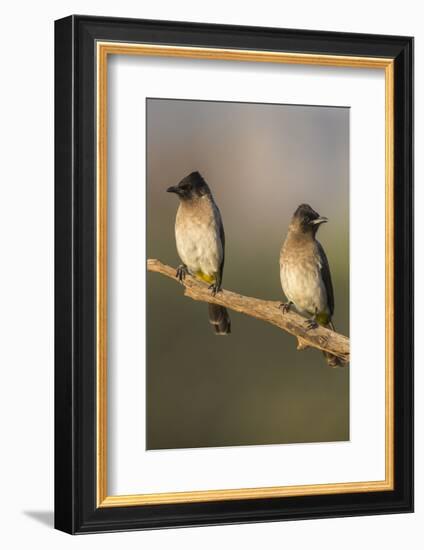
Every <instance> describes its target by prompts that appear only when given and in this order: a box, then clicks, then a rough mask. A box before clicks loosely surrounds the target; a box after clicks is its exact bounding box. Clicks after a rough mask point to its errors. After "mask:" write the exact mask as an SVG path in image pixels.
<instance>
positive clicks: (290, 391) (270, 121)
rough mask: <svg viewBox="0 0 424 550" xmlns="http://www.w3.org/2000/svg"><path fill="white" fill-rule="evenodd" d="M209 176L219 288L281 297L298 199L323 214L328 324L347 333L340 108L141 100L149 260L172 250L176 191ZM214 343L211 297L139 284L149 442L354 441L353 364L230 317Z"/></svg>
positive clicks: (167, 283) (168, 259)
mask: <svg viewBox="0 0 424 550" xmlns="http://www.w3.org/2000/svg"><path fill="white" fill-rule="evenodd" d="M193 170H199V171H200V172H201V174H202V175H203V176H204V177H205V179H206V181H207V182H208V184H209V186H210V187H211V190H212V193H213V195H214V197H215V200H216V202H217V204H218V206H219V208H220V210H221V214H222V218H223V222H224V227H225V233H226V260H225V269H224V280H223V286H224V288H228V289H231V290H234V291H236V292H239V293H241V294H245V295H249V296H255V297H258V298H264V299H270V300H282V299H283V295H282V290H281V286H280V278H279V253H280V247H281V244H282V242H283V240H284V238H285V234H286V231H287V227H288V224H289V222H290V218H291V216H292V214H293V212H294V210H295V209H296V207H297V206H298V205H299V204H301V203H303V202H307V203H309V204H310V205H311V206H312V207H313V208H314V209H315V210H316V211H317V212H319V213H320V214H322V215H324V216H327V217H328V218H329V220H330V221H329V223H328V224H325V225H324V226H322V227H321V229H320V231H319V233H318V238H319V240H320V241H321V243H322V244H323V246H324V248H325V250H326V252H327V256H328V258H329V262H330V267H331V271H332V277H333V285H334V289H335V303H336V308H335V315H334V322H335V325H336V328H337V329H338V331H339V332H341V333H343V334H346V335H348V334H349V109H348V108H339V107H337V108H336V107H318V106H317V107H316V106H296V105H268V104H249V103H223V102H206V101H189V100H167V99H148V100H147V254H148V257H149V258H158V259H160V260H161V261H163V262H165V263H168V264H170V265H172V266H177V265H178V264H179V263H180V262H179V258H178V255H177V252H176V248H175V237H174V222H175V214H176V210H177V205H178V201H177V197H175V196H174V195H170V194H168V193H166V192H165V190H166V188H167V187H168V186H170V185H175V184H177V183H178V182H179V180H180V179H181V178H183V177H184V176H185V175H187V174H188V173H190V172H191V171H193ZM230 315H231V319H232V334H231V335H230V336H228V337H217V336H215V335H214V334H213V331H212V329H211V327H210V326H209V323H208V314H207V305H206V304H204V303H198V302H194V301H192V300H190V299H188V298H184V296H183V289H182V288H181V287H180V286H178V285H177V284H176V283H175V282H173V281H171V280H170V279H167V278H165V277H163V276H162V275H159V274H156V273H149V274H148V278H147V342H148V344H147V441H146V446H147V449H166V448H188V447H209V446H214V447H215V446H225V445H262V444H278V443H298V442H317V441H322V442H323V441H343V440H348V439H349V368H340V369H331V368H328V367H327V366H326V363H325V360H324V358H323V356H322V354H321V353H320V352H318V351H315V350H312V349H309V350H305V351H302V352H298V351H296V340H295V338H293V337H292V336H289V335H288V334H286V333H284V332H282V331H281V330H279V329H278V328H276V327H273V326H271V325H269V324H267V323H264V322H261V321H257V320H255V319H253V318H250V317H246V316H243V315H241V314H237V313H235V312H233V311H230Z"/></svg>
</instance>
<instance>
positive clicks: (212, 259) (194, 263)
mask: <svg viewBox="0 0 424 550" xmlns="http://www.w3.org/2000/svg"><path fill="white" fill-rule="evenodd" d="M201 201H203V199H200V200H199V201H198V203H200V204H197V205H191V206H190V207H188V206H186V205H183V204H182V205H180V207H179V208H178V212H177V219H176V222H175V240H176V244H177V251H178V254H179V256H180V258H181V260H182V261H183V263H184V264H185V265H186V266H187V267H188V269H189V271H190V272H191V273H193V274H196V273H197V272H198V271H201V272H203V273H205V274H207V275H212V274H214V273H217V272H218V271H219V269H220V266H221V262H222V258H223V249H222V243H221V239H220V236H219V231H218V226H217V220H216V215H215V212H214V205H213V204H210V203H207V202H206V201H204V202H201Z"/></svg>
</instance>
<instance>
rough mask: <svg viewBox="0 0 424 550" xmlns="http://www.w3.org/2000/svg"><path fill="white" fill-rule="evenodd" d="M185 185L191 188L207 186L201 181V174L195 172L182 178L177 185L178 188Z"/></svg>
mask: <svg viewBox="0 0 424 550" xmlns="http://www.w3.org/2000/svg"><path fill="white" fill-rule="evenodd" d="M186 185H189V186H191V187H201V186H203V185H207V183H206V182H205V180H204V179H203V176H202V175H201V173H200V172H197V171H196V172H192V173H191V174H189V175H188V176H186V177H185V178H183V179H182V180H181V181H180V183H179V184H178V187H184V186H186Z"/></svg>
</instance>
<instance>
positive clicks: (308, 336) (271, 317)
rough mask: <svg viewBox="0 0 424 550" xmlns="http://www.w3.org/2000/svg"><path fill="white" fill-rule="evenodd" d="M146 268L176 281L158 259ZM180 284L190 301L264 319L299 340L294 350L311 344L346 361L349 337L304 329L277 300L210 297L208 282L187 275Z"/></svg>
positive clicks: (229, 294) (231, 295)
mask: <svg viewBox="0 0 424 550" xmlns="http://www.w3.org/2000/svg"><path fill="white" fill-rule="evenodd" d="M147 269H148V271H153V272H156V273H161V274H162V275H165V276H166V277H169V278H170V279H173V280H174V281H177V282H179V281H178V278H177V277H176V269H175V268H173V267H170V266H169V265H165V264H163V263H162V262H160V261H159V260H147ZM182 284H183V285H184V294H185V296H188V297H189V298H192V299H193V300H197V301H200V302H208V303H211V304H218V305H221V306H225V307H227V308H228V309H232V310H234V311H237V312H239V313H244V314H245V315H249V316H250V317H255V318H256V319H260V320H262V321H266V322H268V323H271V324H272V325H275V326H277V327H279V328H280V329H282V330H285V331H286V332H288V333H290V334H292V335H293V336H295V337H296V338H297V339H298V342H299V345H298V349H305V347H308V346H311V347H314V348H317V349H320V350H322V351H328V352H330V353H332V354H333V355H336V356H337V357H339V358H340V359H342V360H343V362H345V363H348V362H349V357H350V352H349V338H347V337H346V336H343V335H342V334H338V333H337V332H333V331H332V330H328V329H326V328H324V327H318V328H316V329H312V330H307V329H306V325H305V318H304V317H302V316H301V315H299V314H298V313H296V312H294V311H288V312H287V313H283V312H282V311H281V309H280V304H281V302H274V301H269V300H259V299H258V298H251V297H249V296H242V295H241V294H236V293H235V292H231V291H229V290H222V291H221V292H218V293H217V294H216V295H215V296H213V295H212V293H211V291H210V290H209V289H208V285H206V284H205V283H203V282H201V281H198V280H197V279H195V278H194V277H191V276H190V275H187V276H186V278H185V280H184V281H183V282H182Z"/></svg>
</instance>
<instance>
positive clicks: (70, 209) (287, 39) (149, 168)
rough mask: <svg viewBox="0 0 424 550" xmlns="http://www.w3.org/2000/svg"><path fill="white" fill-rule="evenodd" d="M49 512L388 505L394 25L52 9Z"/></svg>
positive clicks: (134, 520) (136, 513)
mask: <svg viewBox="0 0 424 550" xmlns="http://www.w3.org/2000/svg"><path fill="white" fill-rule="evenodd" d="M55 73H56V77H55V134H56V136H55V220H56V222H55V236H56V237H55V238H56V248H55V255H56V259H55V278H56V306H55V315H56V325H55V342H56V351H55V403H56V405H55V525H56V528H57V529H60V530H63V531H66V532H68V533H72V534H75V533H93V532H104V531H119V530H132V529H151V528H162V527H179V526H196V525H211V524H225V523H243V522H258V521H275V520H288V519H301V518H302V519H305V518H324V517H333V516H354V515H365V514H383V513H395V512H411V511H412V510H413V408H412V398H413V351H412V350H413V346H412V344H413V229H412V228H413V206H412V201H413V128H412V121H413V116H412V109H413V39H412V38H410V37H401V36H378V35H361V34H346V33H334V32H317V31H310V30H287V29H276V28H254V27H236V26H224V25H206V24H198V23H175V22H167V21H147V20H130V19H114V18H101V17H89V16H70V17H67V18H65V19H61V20H59V21H56V24H55Z"/></svg>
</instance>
